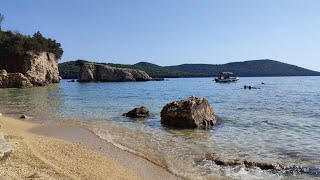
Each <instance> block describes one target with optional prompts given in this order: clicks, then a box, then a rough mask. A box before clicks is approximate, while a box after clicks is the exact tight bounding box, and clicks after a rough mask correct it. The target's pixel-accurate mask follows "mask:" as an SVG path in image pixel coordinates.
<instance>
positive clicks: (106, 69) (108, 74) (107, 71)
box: [78, 62, 152, 82]
mask: <svg viewBox="0 0 320 180" xmlns="http://www.w3.org/2000/svg"><path fill="white" fill-rule="evenodd" d="M78 65H79V66H80V74H79V81H80V82H93V81H110V82H112V81H120V82H121V81H149V80H152V78H151V77H150V76H149V75H148V74H147V73H146V72H144V71H141V70H138V69H127V68H115V67H111V66H108V65H105V64H96V63H89V62H82V63H78Z"/></svg>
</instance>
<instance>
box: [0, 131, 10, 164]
mask: <svg viewBox="0 0 320 180" xmlns="http://www.w3.org/2000/svg"><path fill="white" fill-rule="evenodd" d="M11 152H12V146H11V145H10V144H9V143H8V142H7V141H6V140H5V138H4V136H3V133H2V132H0V160H3V159H5V158H7V157H8V156H9V155H10V154H11Z"/></svg>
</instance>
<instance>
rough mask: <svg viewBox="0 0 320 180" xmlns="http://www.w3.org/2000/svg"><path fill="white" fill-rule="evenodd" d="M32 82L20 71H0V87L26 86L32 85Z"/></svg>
mask: <svg viewBox="0 0 320 180" xmlns="http://www.w3.org/2000/svg"><path fill="white" fill-rule="evenodd" d="M32 86H33V85H32V83H31V82H30V81H29V79H28V78H27V77H25V76H24V75H23V74H21V73H7V71H6V70H1V71H0V88H27V87H32Z"/></svg>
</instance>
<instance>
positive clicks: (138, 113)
mask: <svg viewBox="0 0 320 180" xmlns="http://www.w3.org/2000/svg"><path fill="white" fill-rule="evenodd" d="M123 116H126V117H131V118H139V117H146V116H149V110H148V109H147V108H146V107H144V106H141V107H139V108H134V109H133V110H131V111H129V112H127V113H124V114H123Z"/></svg>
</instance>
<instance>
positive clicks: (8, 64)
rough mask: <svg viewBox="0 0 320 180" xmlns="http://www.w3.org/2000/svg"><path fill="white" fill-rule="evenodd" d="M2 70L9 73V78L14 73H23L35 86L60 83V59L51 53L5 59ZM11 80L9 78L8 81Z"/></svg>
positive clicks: (2, 62) (29, 54) (0, 63)
mask: <svg viewBox="0 0 320 180" xmlns="http://www.w3.org/2000/svg"><path fill="white" fill-rule="evenodd" d="M0 69H5V70H6V71H7V72H8V76H9V74H13V73H15V74H16V73H21V74H23V75H24V76H25V77H26V78H28V80H29V82H31V83H32V84H33V85H34V86H44V85H47V84H50V83H58V82H59V81H60V79H59V70H58V59H57V58H56V56H55V55H54V54H53V53H49V52H41V53H38V54H34V53H31V52H29V53H28V54H27V55H25V56H21V57H19V56H8V57H7V58H5V59H1V61H0ZM19 76H20V75H19ZM10 80H11V79H10V78H9V79H8V81H10Z"/></svg>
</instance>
